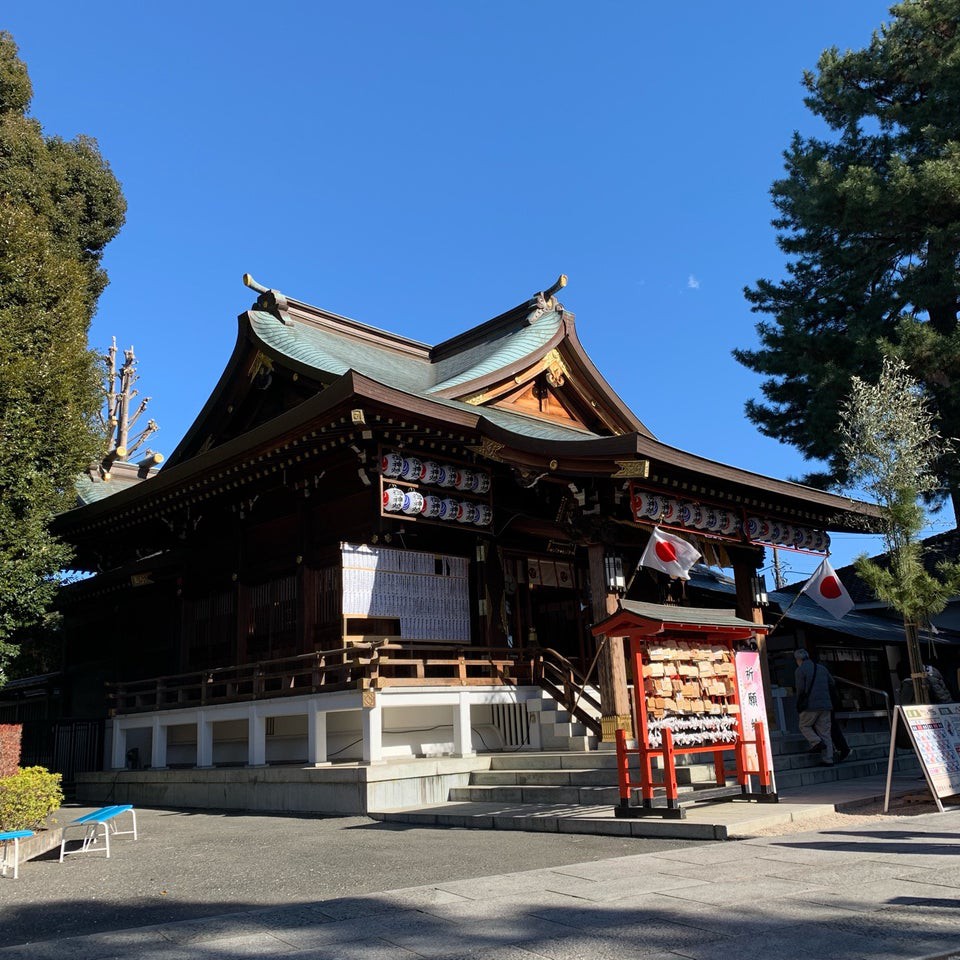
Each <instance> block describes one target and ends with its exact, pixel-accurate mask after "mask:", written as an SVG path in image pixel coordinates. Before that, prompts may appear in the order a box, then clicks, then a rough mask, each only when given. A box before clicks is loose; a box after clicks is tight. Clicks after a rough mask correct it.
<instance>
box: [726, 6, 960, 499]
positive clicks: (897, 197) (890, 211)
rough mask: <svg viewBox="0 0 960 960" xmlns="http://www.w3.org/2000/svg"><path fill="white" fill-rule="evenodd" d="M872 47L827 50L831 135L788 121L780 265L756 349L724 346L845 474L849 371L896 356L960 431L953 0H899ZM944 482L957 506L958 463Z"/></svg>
mask: <svg viewBox="0 0 960 960" xmlns="http://www.w3.org/2000/svg"><path fill="white" fill-rule="evenodd" d="M891 13H892V15H893V19H892V21H891V22H890V23H889V24H888V25H886V26H884V27H882V28H881V29H880V30H879V31H878V32H877V33H875V34H874V35H873V38H872V40H871V42H870V44H869V46H868V47H866V48H865V49H863V50H859V51H848V52H846V53H843V54H841V53H840V52H839V51H838V50H837V49H836V48H833V49H830V50H827V51H826V52H824V53H823V54H822V55H821V57H820V60H819V62H818V65H817V70H816V72H808V73H806V74H805V76H804V81H803V82H804V85H805V87H806V89H807V92H808V95H807V97H806V98H805V103H806V105H807V106H808V107H809V109H810V110H811V111H812V112H813V113H814V114H816V115H817V116H818V117H820V118H822V120H824V121H825V122H826V123H827V125H828V127H829V129H830V131H831V135H830V136H829V137H828V138H824V139H821V138H817V137H803V136H801V135H800V134H795V135H794V138H793V142H792V143H791V145H790V148H789V149H788V150H787V151H786V153H785V160H786V176H785V177H784V178H783V179H781V180H777V181H776V182H775V183H774V184H773V187H772V188H771V194H772V197H773V201H774V205H775V207H776V209H777V211H778V217H777V219H775V220H774V221H773V223H774V226H775V227H776V228H777V230H778V231H779V233H778V244H779V246H780V248H781V250H783V252H784V253H785V254H786V255H787V257H788V264H787V276H786V279H783V280H780V281H773V280H759V281H758V282H757V284H756V286H755V287H753V288H748V289H747V290H746V297H747V299H748V301H749V302H750V303H751V304H752V305H753V310H754V311H755V312H757V313H760V314H765V315H766V316H767V318H768V319H764V320H762V321H761V322H759V323H758V324H757V332H758V335H759V340H760V347H759V349H754V350H747V349H744V350H736V351H734V356H735V357H736V358H737V360H739V361H740V362H741V363H742V364H744V365H745V366H746V367H748V368H750V369H751V370H753V371H755V372H756V373H759V374H761V375H762V376H763V377H765V378H766V379H764V381H763V383H762V385H761V391H762V393H763V396H764V398H765V402H760V401H757V400H750V401H748V403H747V405H746V412H747V416H748V417H749V418H750V419H751V420H752V421H753V422H754V423H755V424H757V426H758V427H759V429H760V431H761V432H762V433H764V434H766V435H768V436H772V437H776V438H777V439H780V440H783V441H785V442H788V443H791V444H793V445H794V446H796V447H797V448H798V449H799V450H800V451H801V452H802V453H803V454H804V455H805V456H806V457H807V458H808V459H812V460H821V461H824V462H825V469H823V470H821V471H820V472H813V473H811V474H810V475H808V476H807V477H806V478H805V480H806V481H807V482H809V483H813V484H814V485H817V486H828V485H831V484H834V483H837V482H842V481H843V480H844V478H845V475H846V463H845V462H844V458H843V456H842V454H841V453H840V434H839V427H840V420H839V415H838V411H839V409H840V406H841V404H842V402H843V399H844V397H845V396H846V395H847V394H848V392H849V390H850V382H851V377H852V376H853V375H854V374H857V375H859V376H861V377H863V378H865V379H868V380H876V379H877V377H878V376H879V374H880V370H881V366H882V361H883V358H884V356H885V355H889V354H891V353H892V354H896V355H898V356H900V357H901V358H902V359H904V360H905V361H906V362H907V364H908V365H909V367H910V371H911V373H912V374H913V375H914V376H915V377H916V378H917V379H919V380H920V381H921V383H922V384H923V386H924V388H925V390H926V392H927V394H928V395H929V397H930V398H931V400H932V403H933V411H934V414H935V416H936V418H937V422H938V424H939V428H940V432H941V433H942V434H943V435H944V436H947V437H957V436H960V333H958V328H957V319H958V304H960V275H958V263H960V259H958V258H960V0H907V2H904V3H901V4H899V5H897V6H894V7H893V8H892V10H891ZM935 470H936V473H937V475H938V478H939V481H940V482H939V483H938V484H937V485H935V489H934V491H933V495H934V496H936V495H937V494H938V493H939V494H941V495H942V493H943V492H944V491H946V492H949V494H950V495H951V496H952V497H953V500H954V507H955V509H956V508H957V506H958V505H960V464H958V462H957V458H956V457H955V456H944V457H942V458H941V459H940V461H939V462H938V463H937V464H936V467H935Z"/></svg>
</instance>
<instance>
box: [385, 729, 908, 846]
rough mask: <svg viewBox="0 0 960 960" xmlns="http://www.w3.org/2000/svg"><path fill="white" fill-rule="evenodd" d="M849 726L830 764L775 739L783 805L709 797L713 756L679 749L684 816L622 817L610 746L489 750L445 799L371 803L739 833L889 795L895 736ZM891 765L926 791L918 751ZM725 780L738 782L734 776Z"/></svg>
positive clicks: (495, 824) (721, 836)
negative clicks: (844, 756) (838, 756)
mask: <svg viewBox="0 0 960 960" xmlns="http://www.w3.org/2000/svg"><path fill="white" fill-rule="evenodd" d="M560 722H561V723H562V722H564V721H560ZM883 722H884V727H885V725H886V721H885V720H884V721H883ZM846 733H847V740H848V742H849V743H850V745H851V747H852V748H853V750H854V755H853V756H852V757H851V758H850V759H849V760H847V761H846V762H845V763H841V764H837V765H835V766H833V767H824V766H821V765H820V764H819V761H818V757H817V756H816V755H811V754H810V753H809V752H808V750H807V748H806V741H804V740H803V739H802V738H801V737H800V736H799V735H798V734H785V735H783V736H779V737H774V740H773V752H774V761H775V772H776V778H777V790H778V793H779V796H780V802H779V803H749V802H748V803H743V802H733V803H715V802H711V800H715V799H718V797H717V791H716V789H715V788H716V783H715V781H714V770H713V764H712V762H711V763H706V764H705V763H689V762H687V761H688V760H689V757H687V756H681V757H680V758H679V761H680V763H679V764H678V766H677V770H676V772H677V783H678V787H679V789H680V800H681V805H682V806H683V807H684V814H685V816H684V818H682V819H663V818H661V817H646V818H621V817H617V816H616V807H617V805H618V804H619V799H620V797H619V790H618V788H617V786H616V782H617V770H616V754H615V753H614V752H613V751H611V750H609V749H605V748H606V747H607V745H606V744H605V745H603V747H604V748H602V749H599V750H591V751H581V752H575V751H566V750H563V751H555V752H534V751H532V750H517V751H515V752H513V753H495V754H488V755H487V756H486V757H484V758H483V759H484V760H485V761H487V763H488V765H486V766H483V767H482V768H481V769H475V770H473V771H472V772H471V773H470V775H469V782H468V783H467V785H465V786H459V787H454V788H451V789H450V790H449V791H448V799H447V800H446V801H445V802H439V803H437V802H433V803H425V804H419V805H417V806H410V807H394V808H391V809H383V810H371V811H368V815H369V816H371V817H373V818H374V819H377V820H383V821H390V822H398V823H407V824H416V825H419V826H440V827H443V826H446V827H460V828H462V827H470V828H475V829H484V830H522V831H535V832H544V831H546V832H559V833H586V834H598V833H602V834H608V835H610V836H633V837H678V838H686V839H703V840H728V839H733V838H742V837H744V836H751V835H753V833H754V831H756V830H761V832H762V831H763V830H766V829H769V828H770V827H776V826H779V825H782V824H786V823H791V822H795V821H804V820H808V819H810V818H811V817H816V816H818V815H822V814H825V813H834V812H835V811H837V810H840V809H847V808H849V807H851V806H857V805H859V804H863V803H866V802H869V801H870V800H874V799H876V798H878V797H882V796H883V792H884V784H885V779H886V769H887V750H888V745H889V734H888V733H887V732H886V730H885V729H884V730H876V731H874V732H868V731H864V730H857V729H856V728H854V730H850V729H847V731H846ZM895 771H896V772H895V775H894V781H893V788H894V794H895V795H896V794H898V793H902V792H903V791H904V790H905V789H906V790H909V791H915V790H916V789H918V788H920V789H923V780H922V778H920V779H919V780H918V778H917V775H918V773H919V764H918V763H917V761H916V759H915V758H914V756H913V754H912V751H904V750H900V751H897V755H896V758H895ZM728 784H730V785H733V783H732V780H731V781H728ZM658 792H659V793H662V791H658ZM711 794H712V796H711Z"/></svg>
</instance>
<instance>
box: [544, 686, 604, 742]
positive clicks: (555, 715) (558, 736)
mask: <svg viewBox="0 0 960 960" xmlns="http://www.w3.org/2000/svg"><path fill="white" fill-rule="evenodd" d="M597 696H599V694H597ZM527 711H528V712H529V713H530V714H531V715H533V716H535V717H536V718H537V723H538V725H539V730H540V749H541V750H550V751H554V750H557V751H560V750H563V751H573V752H578V753H583V752H587V751H591V750H596V749H597V747H598V746H599V740H598V738H597V737H596V736H595V735H594V734H593V733H591V732H590V731H589V730H588V729H587V727H586V726H585V724H583V723H582V722H581V721H579V720H577V718H576V717H573V716H571V715H570V713H569V712H568V711H567V710H565V709H564V708H563V707H562V706H561V705H560V704H559V703H557V701H556V700H554V699H553V698H552V697H550V696H543V697H541V698H540V700H539V701H534V702H532V703H529V702H528V704H527ZM598 719H599V718H598Z"/></svg>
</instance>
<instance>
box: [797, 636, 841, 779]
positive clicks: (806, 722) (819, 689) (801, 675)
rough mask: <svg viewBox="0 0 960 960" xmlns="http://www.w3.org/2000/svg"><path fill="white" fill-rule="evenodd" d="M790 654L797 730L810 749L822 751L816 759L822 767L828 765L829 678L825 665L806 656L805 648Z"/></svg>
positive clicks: (830, 752) (830, 750)
mask: <svg viewBox="0 0 960 960" xmlns="http://www.w3.org/2000/svg"><path fill="white" fill-rule="evenodd" d="M793 656H794V658H795V659H796V661H797V672H796V674H795V675H794V687H795V688H796V691H797V712H798V713H799V715H800V732H801V733H802V734H803V736H804V739H805V740H806V741H807V743H809V744H810V752H811V753H819V752H820V751H821V750H822V751H823V759H822V760H821V761H820V762H821V763H822V764H823V765H824V766H826V767H832V766H833V738H832V736H831V733H830V713H831V711H832V710H833V704H832V702H831V698H830V683H831V681H832V680H833V678H832V677H831V676H830V672H829V671H828V670H827V668H826V667H824V666H822V665H821V664H819V663H814V662H813V661H812V660H811V659H810V654H808V653H807V651H806V650H803V649H800V650H794V651H793Z"/></svg>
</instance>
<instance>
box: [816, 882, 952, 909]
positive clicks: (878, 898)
mask: <svg viewBox="0 0 960 960" xmlns="http://www.w3.org/2000/svg"><path fill="white" fill-rule="evenodd" d="M947 889H948V888H945V887H942V886H936V885H933V884H929V883H919V882H916V881H911V880H897V879H894V880H875V881H873V882H872V883H861V884H851V885H848V886H845V887H843V888H840V889H838V888H836V887H833V888H831V887H819V888H815V889H810V890H805V891H802V892H800V893H798V894H797V896H798V897H799V898H800V899H803V900H809V901H810V902H811V903H820V904H823V905H824V906H827V907H839V908H842V909H845V910H860V911H863V912H864V913H873V912H875V911H877V910H885V909H888V908H890V907H894V906H898V905H906V904H915V903H920V902H924V901H933V902H936V901H940V900H943V899H944V896H945V891H946V890H947ZM946 896H947V898H949V899H951V900H952V895H951V894H949V893H947V894H946Z"/></svg>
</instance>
